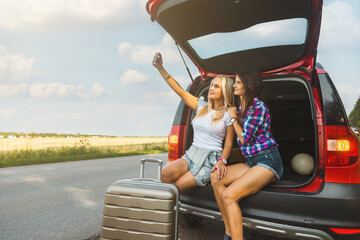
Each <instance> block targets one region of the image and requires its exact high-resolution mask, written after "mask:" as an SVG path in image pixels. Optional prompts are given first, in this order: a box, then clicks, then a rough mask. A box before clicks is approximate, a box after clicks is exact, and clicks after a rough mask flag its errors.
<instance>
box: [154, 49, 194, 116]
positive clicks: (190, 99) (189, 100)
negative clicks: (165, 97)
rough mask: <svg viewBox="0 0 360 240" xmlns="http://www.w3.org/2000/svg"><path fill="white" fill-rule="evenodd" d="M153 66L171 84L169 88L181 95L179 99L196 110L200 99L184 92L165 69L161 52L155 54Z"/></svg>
mask: <svg viewBox="0 0 360 240" xmlns="http://www.w3.org/2000/svg"><path fill="white" fill-rule="evenodd" d="M152 64H153V66H154V67H155V68H156V69H157V70H158V71H159V73H160V74H161V76H162V77H163V78H164V79H165V81H166V82H167V84H169V86H170V87H171V88H172V89H173V90H174V91H175V92H176V94H177V95H179V97H181V99H182V100H183V101H184V102H185V103H186V105H188V106H189V107H190V108H192V109H194V110H196V108H197V104H198V98H197V97H195V96H193V95H192V94H191V93H189V92H188V91H186V90H184V89H183V88H182V87H181V86H180V85H179V84H178V83H177V82H176V80H175V79H174V78H173V77H171V76H170V74H169V73H168V72H167V71H166V70H165V68H164V67H163V63H162V57H161V54H160V53H159V52H158V53H156V54H155V57H154V59H153V62H152Z"/></svg>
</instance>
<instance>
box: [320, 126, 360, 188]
mask: <svg viewBox="0 0 360 240" xmlns="http://www.w3.org/2000/svg"><path fill="white" fill-rule="evenodd" d="M325 129H326V141H325V143H326V156H325V182H333V183H353V184H358V183H360V161H359V142H358V138H357V137H356V135H355V134H354V133H353V132H352V130H351V129H350V127H348V126H326V128H325Z"/></svg>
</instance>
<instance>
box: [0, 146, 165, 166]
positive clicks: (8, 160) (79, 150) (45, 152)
mask: <svg viewBox="0 0 360 240" xmlns="http://www.w3.org/2000/svg"><path fill="white" fill-rule="evenodd" d="M167 151H168V150H167V143H166V142H162V143H146V144H134V145H119V146H101V147H98V146H97V147H94V146H89V145H88V144H87V143H86V142H83V143H82V144H76V145H75V146H73V147H61V148H46V149H38V150H28V149H25V150H13V151H6V152H0V168H4V167H14V166H23V165H33V164H42V163H56V162H67V161H76V160H87V159H98V158H110V157H119V156H131V155H143V154H154V153H163V152H167Z"/></svg>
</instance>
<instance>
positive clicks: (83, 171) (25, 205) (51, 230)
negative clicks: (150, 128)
mask: <svg viewBox="0 0 360 240" xmlns="http://www.w3.org/2000/svg"><path fill="white" fill-rule="evenodd" d="M148 156H149V155H148ZM151 156H153V157H157V158H160V159H163V160H166V159H167V155H166V154H159V155H151ZM142 157H144V156H131V157H119V158H108V159H98V160H87V161H76V162H66V163H54V164H43V165H33V166H23V167H11V168H3V169H0V214H1V215H0V239H1V240H3V239H4V240H5V239H6V240H22V239H24V240H30V239H36V240H41V239H46V240H47V239H61V240H63V239H89V238H91V237H93V236H96V235H98V234H99V233H100V228H101V218H102V211H103V206H104V197H105V192H106V189H107V187H108V186H109V185H111V184H112V183H113V182H115V181H116V180H119V179H123V178H134V177H139V169H140V168H139V166H140V164H139V159H140V158H142ZM146 170H147V171H146V174H145V177H155V176H156V166H155V165H151V164H149V165H148V167H147V168H146Z"/></svg>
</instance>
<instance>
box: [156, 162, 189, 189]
mask: <svg viewBox="0 0 360 240" xmlns="http://www.w3.org/2000/svg"><path fill="white" fill-rule="evenodd" d="M188 170H189V167H188V165H187V162H186V160H185V159H183V158H179V159H177V160H175V161H173V162H172V163H170V164H168V165H166V166H165V167H164V168H163V169H162V172H161V181H163V182H166V183H175V182H176V181H177V180H178V179H179V178H180V177H181V176H182V175H184V174H185V173H186V172H187V171H188Z"/></svg>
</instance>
